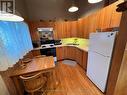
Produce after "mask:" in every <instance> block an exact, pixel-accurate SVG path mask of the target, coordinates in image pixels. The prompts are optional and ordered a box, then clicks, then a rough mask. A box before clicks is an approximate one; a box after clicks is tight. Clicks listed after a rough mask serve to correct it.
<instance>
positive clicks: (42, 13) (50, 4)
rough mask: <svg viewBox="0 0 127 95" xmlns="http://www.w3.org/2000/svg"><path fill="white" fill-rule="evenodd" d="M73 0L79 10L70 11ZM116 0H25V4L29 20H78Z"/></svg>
mask: <svg viewBox="0 0 127 95" xmlns="http://www.w3.org/2000/svg"><path fill="white" fill-rule="evenodd" d="M73 1H75V4H76V5H77V6H78V7H79V11H77V12H75V13H69V12H68V8H69V7H70V6H71V4H72V3H73ZM107 1H108V3H107ZM114 1H117V0H103V1H102V2H100V3H97V4H89V3H88V0H25V5H26V11H27V14H28V18H29V20H59V19H63V20H77V19H78V18H80V17H81V16H84V15H86V14H88V13H90V12H93V11H96V10H98V9H100V8H102V7H104V6H105V5H106V4H107V5H108V4H109V3H112V2H114Z"/></svg>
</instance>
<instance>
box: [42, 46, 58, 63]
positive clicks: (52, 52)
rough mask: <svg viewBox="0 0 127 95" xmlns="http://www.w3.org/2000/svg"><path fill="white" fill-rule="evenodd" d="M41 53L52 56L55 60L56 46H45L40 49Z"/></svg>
mask: <svg viewBox="0 0 127 95" xmlns="http://www.w3.org/2000/svg"><path fill="white" fill-rule="evenodd" d="M40 51H41V55H46V56H53V57H54V61H55V62H56V61H57V58H56V48H54V47H53V48H45V49H41V50H40Z"/></svg>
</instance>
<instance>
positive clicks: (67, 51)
mask: <svg viewBox="0 0 127 95" xmlns="http://www.w3.org/2000/svg"><path fill="white" fill-rule="evenodd" d="M75 58H76V48H75V47H69V46H68V47H64V59H71V60H75Z"/></svg>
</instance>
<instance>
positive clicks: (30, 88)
mask: <svg viewBox="0 0 127 95" xmlns="http://www.w3.org/2000/svg"><path fill="white" fill-rule="evenodd" d="M20 79H21V80H22V81H23V84H24V87H25V90H26V91H27V92H28V93H30V94H31V95H34V92H36V91H39V90H40V89H41V88H44V87H45V85H46V82H47V77H45V76H43V74H42V73H41V72H39V73H36V74H34V75H31V74H30V75H25V76H20Z"/></svg>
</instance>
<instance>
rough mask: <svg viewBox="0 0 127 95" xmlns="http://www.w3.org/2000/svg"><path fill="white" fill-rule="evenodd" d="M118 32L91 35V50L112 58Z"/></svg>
mask: <svg viewBox="0 0 127 95" xmlns="http://www.w3.org/2000/svg"><path fill="white" fill-rule="evenodd" d="M115 36H116V32H105V33H104V32H103V33H91V34H90V44H89V50H90V51H94V52H97V53H99V54H102V55H104V56H107V57H111V55H112V50H113V44H114V40H115Z"/></svg>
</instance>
